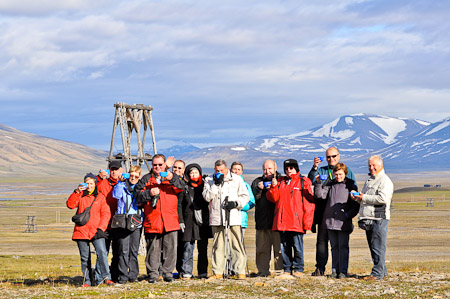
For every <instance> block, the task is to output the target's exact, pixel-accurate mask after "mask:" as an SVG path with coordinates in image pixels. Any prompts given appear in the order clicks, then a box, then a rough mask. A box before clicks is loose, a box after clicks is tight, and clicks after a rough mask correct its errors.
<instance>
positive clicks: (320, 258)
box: [308, 146, 356, 276]
mask: <svg viewBox="0 0 450 299" xmlns="http://www.w3.org/2000/svg"><path fill="white" fill-rule="evenodd" d="M340 159H341V154H340V153H339V150H338V149H337V148H336V147H334V146H332V147H329V148H328V149H327V151H326V152H325V157H315V158H314V165H313V167H312V168H311V170H310V171H309V173H308V178H309V179H310V180H311V182H314V181H315V179H316V176H318V175H322V176H327V177H328V178H327V179H323V180H322V184H324V183H325V182H328V181H331V180H332V179H334V172H333V169H334V167H335V165H336V164H338V163H339V161H340ZM322 160H326V162H327V165H324V166H319V164H320V163H321V162H322ZM347 171H348V173H347V175H346V177H347V178H348V179H351V180H353V181H354V182H355V184H356V178H355V176H354V175H353V172H352V170H351V169H350V168H349V167H347ZM324 211H325V202H324V201H319V202H316V207H315V210H314V222H313V226H312V228H311V231H312V232H313V233H315V232H317V239H316V270H315V271H314V272H313V273H312V276H323V275H325V266H326V265H327V262H328V241H329V238H328V230H327V228H326V226H324V225H322V224H323V213H324ZM316 225H317V228H316Z"/></svg>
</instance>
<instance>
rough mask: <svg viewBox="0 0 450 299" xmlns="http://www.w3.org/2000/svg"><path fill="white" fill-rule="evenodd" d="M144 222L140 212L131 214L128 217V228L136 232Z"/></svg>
mask: <svg viewBox="0 0 450 299" xmlns="http://www.w3.org/2000/svg"><path fill="white" fill-rule="evenodd" d="M141 224H142V218H141V216H140V215H139V214H129V215H128V219H127V229H128V230H129V231H132V232H134V231H135V230H136V229H137V228H138V227H139V226H140V225H141Z"/></svg>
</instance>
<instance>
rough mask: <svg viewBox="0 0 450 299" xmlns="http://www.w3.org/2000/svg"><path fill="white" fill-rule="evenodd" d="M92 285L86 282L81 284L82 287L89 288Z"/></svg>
mask: <svg viewBox="0 0 450 299" xmlns="http://www.w3.org/2000/svg"><path fill="white" fill-rule="evenodd" d="M90 286H91V285H90V284H88V283H85V284H83V285H82V286H81V288H88V287H90Z"/></svg>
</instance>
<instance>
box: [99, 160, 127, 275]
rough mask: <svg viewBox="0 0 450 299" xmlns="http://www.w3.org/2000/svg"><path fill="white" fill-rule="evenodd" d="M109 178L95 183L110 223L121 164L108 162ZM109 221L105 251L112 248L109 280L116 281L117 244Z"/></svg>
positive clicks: (117, 270) (117, 267)
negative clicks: (107, 212)
mask: <svg viewBox="0 0 450 299" xmlns="http://www.w3.org/2000/svg"><path fill="white" fill-rule="evenodd" d="M108 169H109V177H108V178H106V179H103V180H101V181H98V182H97V189H98V192H100V193H102V194H103V195H104V196H105V197H106V204H107V205H108V207H109V211H110V213H111V221H112V218H113V216H114V214H115V213H116V210H117V199H115V198H114V197H113V195H112V191H113V189H114V186H116V184H117V183H118V182H119V181H120V179H121V178H122V162H120V161H118V160H113V161H111V162H109V165H108ZM111 221H110V222H109V224H108V228H107V229H106V232H105V243H106V251H107V252H109V248H110V247H112V259H111V266H110V272H111V279H112V280H113V281H117V280H118V278H119V255H120V252H119V243H118V242H117V237H116V235H115V231H114V230H112V229H111Z"/></svg>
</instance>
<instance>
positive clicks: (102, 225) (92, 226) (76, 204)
mask: <svg viewBox="0 0 450 299" xmlns="http://www.w3.org/2000/svg"><path fill="white" fill-rule="evenodd" d="M96 194H97V199H96V200H95V202H94V204H93V205H92V207H91V213H90V214H91V216H90V218H89V221H88V222H87V223H86V224H85V225H83V226H78V225H76V224H75V228H74V229H73V235H72V240H90V239H92V238H93V237H94V236H95V234H96V233H97V228H99V229H101V230H102V231H106V228H107V227H108V223H109V220H110V218H111V213H110V211H109V208H108V206H107V204H106V200H105V196H104V195H103V194H101V193H97V190H95V191H94V193H92V194H91V195H87V192H83V193H77V192H73V193H72V195H70V197H69V199H68V200H67V207H68V208H69V209H75V208H78V213H82V212H84V210H85V209H86V208H88V207H89V206H90V205H91V203H92V201H93V200H94V197H95V195H96ZM83 195H84V196H83Z"/></svg>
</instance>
